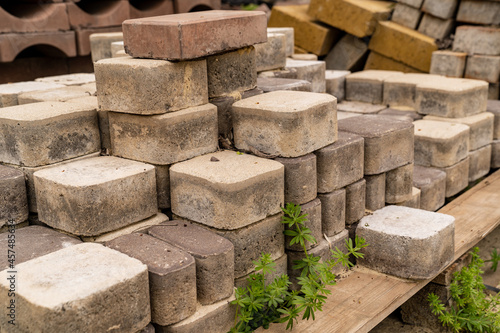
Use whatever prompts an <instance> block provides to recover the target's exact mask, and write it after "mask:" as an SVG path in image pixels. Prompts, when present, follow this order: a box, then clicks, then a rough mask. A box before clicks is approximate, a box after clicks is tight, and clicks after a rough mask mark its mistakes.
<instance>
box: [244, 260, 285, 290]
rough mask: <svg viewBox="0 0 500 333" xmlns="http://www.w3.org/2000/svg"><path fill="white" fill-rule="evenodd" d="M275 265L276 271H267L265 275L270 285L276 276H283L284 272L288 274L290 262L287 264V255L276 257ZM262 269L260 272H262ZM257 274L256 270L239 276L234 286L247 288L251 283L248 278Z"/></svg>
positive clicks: (267, 283)
mask: <svg viewBox="0 0 500 333" xmlns="http://www.w3.org/2000/svg"><path fill="white" fill-rule="evenodd" d="M273 262H274V264H275V266H274V272H271V273H267V274H266V276H265V284H266V285H269V284H271V283H272V282H273V281H274V280H275V279H276V278H279V277H281V276H282V275H283V274H287V272H288V264H287V256H286V254H284V255H283V256H281V257H280V258H278V259H276V260H274V261H273ZM261 272H262V271H260V272H259V273H261ZM252 274H255V271H253V272H251V273H249V274H247V275H245V276H242V277H240V278H237V279H235V280H234V287H235V288H247V287H248V285H249V281H248V279H249V278H251V275H252Z"/></svg>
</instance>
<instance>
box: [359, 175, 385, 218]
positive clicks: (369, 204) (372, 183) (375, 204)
mask: <svg viewBox="0 0 500 333" xmlns="http://www.w3.org/2000/svg"><path fill="white" fill-rule="evenodd" d="M364 178H365V181H366V196H365V207H366V209H368V210H371V211H375V210H377V209H380V208H382V207H384V206H385V173H381V174H379V175H371V176H369V175H365V177H364Z"/></svg>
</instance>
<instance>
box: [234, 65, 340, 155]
mask: <svg viewBox="0 0 500 333" xmlns="http://www.w3.org/2000/svg"><path fill="white" fill-rule="evenodd" d="M323 74H324V71H323ZM232 112H233V113H232V115H233V131H234V143H235V146H236V147H237V148H238V149H242V150H250V149H256V150H258V151H260V152H263V153H266V154H271V155H278V156H281V157H298V156H302V155H306V154H308V153H311V152H313V151H315V150H317V149H320V148H323V147H325V146H327V145H329V144H331V143H333V142H335V140H336V139H337V117H336V112H337V100H336V98H335V97H333V96H331V95H327V94H318V93H312V92H305V91H273V92H270V93H266V94H262V95H258V96H254V97H250V98H247V99H244V100H241V101H238V102H236V103H234V104H233V107H232Z"/></svg>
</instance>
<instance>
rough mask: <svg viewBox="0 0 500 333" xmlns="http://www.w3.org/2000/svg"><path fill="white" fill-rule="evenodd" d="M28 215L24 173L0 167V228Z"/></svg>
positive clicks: (17, 221)
mask: <svg viewBox="0 0 500 333" xmlns="http://www.w3.org/2000/svg"><path fill="white" fill-rule="evenodd" d="M315 173H316V172H315ZM314 177H315V178H316V175H314ZM314 181H316V180H314ZM28 214H29V212H28V197H27V195H26V183H25V180H24V173H23V172H22V171H21V170H19V169H16V168H11V167H7V166H4V165H0V227H2V226H4V225H7V224H9V225H11V224H19V223H21V222H24V221H26V220H27V219H28Z"/></svg>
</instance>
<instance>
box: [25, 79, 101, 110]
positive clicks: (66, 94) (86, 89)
mask: <svg viewBox="0 0 500 333" xmlns="http://www.w3.org/2000/svg"><path fill="white" fill-rule="evenodd" d="M92 86H93V87H92ZM95 92H96V88H95V83H90V84H86V85H82V86H69V87H68V86H64V87H62V88H55V89H48V90H42V91H30V92H25V93H21V94H19V95H18V96H17V101H18V103H19V105H22V104H29V103H37V102H52V101H57V102H66V101H68V100H70V99H73V98H79V97H86V96H92V95H94V94H95Z"/></svg>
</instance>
